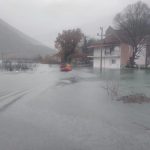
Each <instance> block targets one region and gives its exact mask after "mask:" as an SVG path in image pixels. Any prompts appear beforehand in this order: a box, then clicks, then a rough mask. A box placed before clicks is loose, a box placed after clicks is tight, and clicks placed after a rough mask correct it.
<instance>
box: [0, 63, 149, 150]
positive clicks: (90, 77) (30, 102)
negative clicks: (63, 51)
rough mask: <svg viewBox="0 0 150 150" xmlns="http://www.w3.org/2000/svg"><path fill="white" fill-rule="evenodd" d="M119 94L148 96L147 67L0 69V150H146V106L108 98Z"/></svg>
mask: <svg viewBox="0 0 150 150" xmlns="http://www.w3.org/2000/svg"><path fill="white" fill-rule="evenodd" d="M112 82H113V83H115V84H116V83H117V84H116V85H117V86H118V90H119V91H118V93H119V94H120V95H126V94H130V93H144V94H146V95H147V96H150V71H144V70H134V71H133V70H124V71H118V70H111V71H108V70H105V71H103V73H100V72H99V71H98V70H92V69H88V68H78V69H74V70H73V71H72V72H68V73H65V72H60V71H59V68H58V67H57V66H51V67H49V66H47V65H40V66H39V67H38V68H37V69H36V70H35V71H28V72H1V73H0V149H1V150H148V149H149V148H150V109H149V108H150V104H149V103H145V104H124V103H123V102H118V101H115V100H112V99H111V98H110V96H109V95H108V94H107V92H106V90H105V89H104V86H106V85H107V84H108V83H112Z"/></svg>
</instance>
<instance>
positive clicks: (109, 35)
mask: <svg viewBox="0 0 150 150" xmlns="http://www.w3.org/2000/svg"><path fill="white" fill-rule="evenodd" d="M119 34H120V33H119V31H118V30H114V29H113V28H112V27H111V26H110V27H108V29H107V30H106V32H105V38H104V39H103V40H99V41H97V42H96V43H93V44H92V45H91V46H89V48H101V47H110V46H116V45H119V44H120V42H121V40H120V38H119Z"/></svg>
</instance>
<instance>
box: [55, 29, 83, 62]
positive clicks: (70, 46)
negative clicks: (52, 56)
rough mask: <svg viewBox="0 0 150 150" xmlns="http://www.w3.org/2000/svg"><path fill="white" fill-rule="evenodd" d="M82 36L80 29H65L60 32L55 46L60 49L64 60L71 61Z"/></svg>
mask: <svg viewBox="0 0 150 150" xmlns="http://www.w3.org/2000/svg"><path fill="white" fill-rule="evenodd" d="M82 37H83V33H82V32H81V30H80V29H73V30H64V31H63V32H62V33H59V34H58V37H57V38H56V41H55V47H56V48H57V49H59V50H60V53H59V54H60V56H61V60H62V61H63V62H65V63H66V62H71V59H72V56H73V54H74V53H75V50H76V47H77V45H78V43H79V42H80V41H81V39H82Z"/></svg>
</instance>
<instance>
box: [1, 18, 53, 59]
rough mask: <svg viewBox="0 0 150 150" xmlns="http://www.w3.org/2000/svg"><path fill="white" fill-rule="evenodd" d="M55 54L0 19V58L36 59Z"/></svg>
mask: <svg viewBox="0 0 150 150" xmlns="http://www.w3.org/2000/svg"><path fill="white" fill-rule="evenodd" d="M53 53H55V51H54V50H52V49H51V48H49V47H47V46H45V45H43V44H41V43H40V42H38V41H36V40H34V39H32V38H30V37H29V36H27V35H25V34H24V33H22V32H21V31H19V30H17V29H16V28H14V27H12V26H11V25H9V24H7V23H6V22H4V21H3V20H1V19H0V56H1V57H2V56H3V57H6V58H34V57H37V56H39V55H41V56H45V55H47V54H49V55H51V54H53Z"/></svg>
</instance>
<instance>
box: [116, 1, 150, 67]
mask: <svg viewBox="0 0 150 150" xmlns="http://www.w3.org/2000/svg"><path fill="white" fill-rule="evenodd" d="M114 20H115V23H116V26H117V28H118V29H119V30H120V33H121V37H120V38H121V40H122V41H123V42H125V43H127V44H129V45H130V46H131V47H132V50H133V53H132V56H131V57H130V60H129V65H130V66H131V67H133V66H134V65H135V59H137V58H138V57H139V54H140V52H141V51H142V49H143V46H144V45H145V38H146V36H147V35H148V34H150V8H149V7H148V5H147V4H145V3H143V2H141V1H139V2H137V3H134V4H131V5H128V6H127V7H126V8H125V9H124V10H123V11H122V12H121V13H119V14H117V15H116V17H115V19H114Z"/></svg>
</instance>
